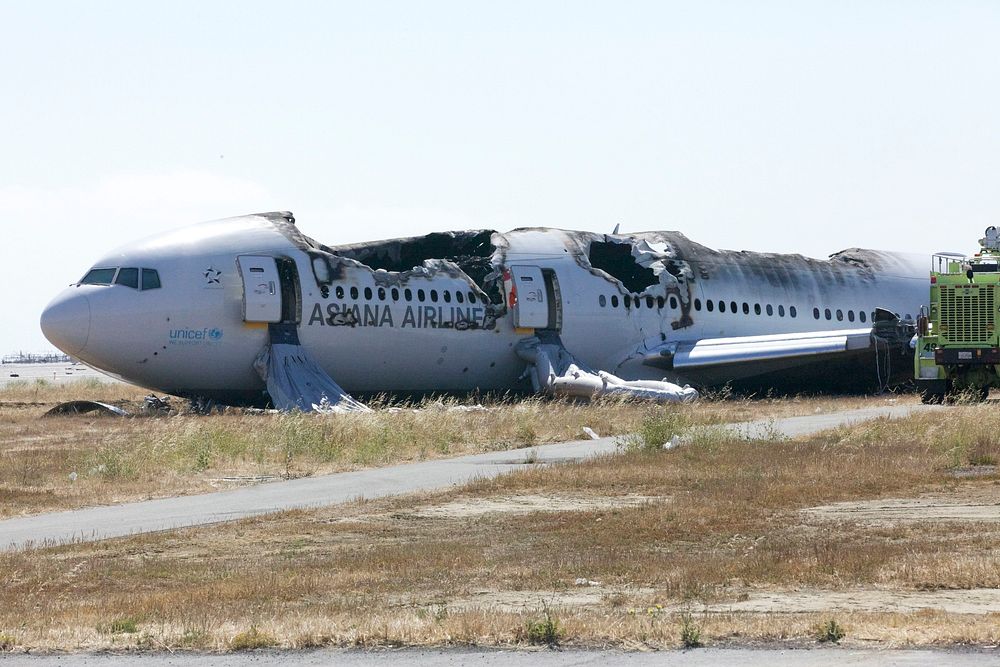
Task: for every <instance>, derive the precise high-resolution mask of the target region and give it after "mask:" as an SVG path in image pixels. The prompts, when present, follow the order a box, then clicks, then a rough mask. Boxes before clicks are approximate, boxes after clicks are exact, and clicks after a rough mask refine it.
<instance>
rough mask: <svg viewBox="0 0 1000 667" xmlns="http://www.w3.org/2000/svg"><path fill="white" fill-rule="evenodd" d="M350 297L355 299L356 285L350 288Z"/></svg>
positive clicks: (356, 293)
mask: <svg viewBox="0 0 1000 667" xmlns="http://www.w3.org/2000/svg"><path fill="white" fill-rule="evenodd" d="M351 298H352V299H357V298H358V288H357V287H352V288H351Z"/></svg>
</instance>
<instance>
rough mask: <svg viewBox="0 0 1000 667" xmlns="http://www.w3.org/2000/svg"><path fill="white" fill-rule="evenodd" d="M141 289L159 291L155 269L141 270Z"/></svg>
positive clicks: (158, 277)
mask: <svg viewBox="0 0 1000 667" xmlns="http://www.w3.org/2000/svg"><path fill="white" fill-rule="evenodd" d="M142 289H143V290H148V289H160V274H159V272H158V271H157V270H156V269H143V270H142Z"/></svg>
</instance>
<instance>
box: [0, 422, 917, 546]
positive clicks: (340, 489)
mask: <svg viewBox="0 0 1000 667" xmlns="http://www.w3.org/2000/svg"><path fill="white" fill-rule="evenodd" d="M928 409H934V408H931V407H928V406H914V405H901V406H893V407H877V408H865V409H861V410H851V411H846V412H840V413H835V414H819V415H808V416H804V417H789V418H786V419H778V420H763V421H760V422H747V423H742V424H733V425H731V428H734V429H737V430H739V431H740V432H741V433H749V434H751V435H753V434H758V435H771V434H774V433H776V432H777V433H784V434H786V435H788V436H790V437H794V436H801V435H806V434H809V433H815V432H817V431H822V430H826V429H829V428H833V427H835V426H838V425H841V424H846V423H852V422H858V421H864V420H867V419H873V418H875V417H880V416H891V417H902V416H905V415H907V414H910V413H912V412H915V411H918V410H928ZM613 451H615V439H614V438H601V439H599V440H578V441H575V442H566V443H560V444H555V445H543V446H539V447H531V448H525V449H516V450H511V451H504V452H491V453H487V454H474V455H470V456H462V457H458V458H453V459H444V460H438V461H426V462H421V463H408V464H404V465H396V466H390V467H387V468H376V469H371V470H362V471H358V472H346V473H336V474H332V475H323V476H317V477H306V478H303V479H296V480H289V481H284V482H273V483H269V484H261V485H258V486H253V487H246V488H240V489H233V490H230V491H219V492H216V493H209V494H203V495H196V496H181V497H176V498H163V499H160V500H148V501H143V502H135V503H125V504H121V505H112V506H107V507H92V508H86V509H80V510H72V511H68V512H53V513H49V514H40V515H36V516H30V517H24V518H18V519H8V520H6V521H0V550H7V549H11V548H23V547H32V546H46V545H52V544H60V543H63V542H67V541H71V540H83V541H90V540H100V539H105V538H109V537H119V536H122V535H130V534H135V533H149V532H155V531H160V530H168V529H171V528H180V527H185V526H197V525H205V524H211V523H218V522H220V521H232V520H235V519H242V518H246V517H250V516H256V515H260V514H266V513H270V512H277V511H281V510H288V509H294V508H302V507H317V506H322V505H332V504H336V503H342V502H346V501H349V500H354V499H357V498H359V497H365V498H377V497H382V496H392V495H399V494H403V493H411V492H416V491H432V490H435V489H442V488H446V487H449V486H453V485H456V484H463V483H465V482H468V481H470V480H472V479H475V478H484V477H495V476H497V475H500V474H503V473H505V472H509V471H511V470H514V469H517V468H519V467H521V466H524V465H525V464H526V460H527V459H528V458H529V453H531V456H532V458H535V459H536V462H537V463H552V462H557V461H579V460H582V459H585V458H589V457H593V456H597V455H600V454H606V453H609V452H613ZM536 453H537V454H536Z"/></svg>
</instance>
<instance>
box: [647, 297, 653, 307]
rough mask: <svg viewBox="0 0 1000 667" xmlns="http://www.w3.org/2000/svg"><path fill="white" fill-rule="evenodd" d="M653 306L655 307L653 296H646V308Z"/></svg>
mask: <svg viewBox="0 0 1000 667" xmlns="http://www.w3.org/2000/svg"><path fill="white" fill-rule="evenodd" d="M652 307H653V297H651V296H647V297H646V308H652Z"/></svg>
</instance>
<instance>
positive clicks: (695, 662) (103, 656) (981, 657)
mask: <svg viewBox="0 0 1000 667" xmlns="http://www.w3.org/2000/svg"><path fill="white" fill-rule="evenodd" d="M0 662H2V663H3V665H4V667H8V666H10V667H15V666H16V667H62V666H64V665H79V666H80V667H129V666H131V665H141V666H142V667H168V666H173V665H194V666H196V667H198V666H208V665H212V666H213V667H216V666H218V667H235V666H236V665H245V664H251V665H261V666H262V667H263V666H266V665H282V667H285V666H291V667H296V666H312V665H338V666H344V667H371V666H372V665H384V664H387V663H403V664H406V665H418V666H420V667H455V666H456V665H490V666H498V667H499V666H501V665H502V666H503V667H508V666H510V667H519V666H520V665H526V666H527V665H531V666H532V667H569V666H573V667H577V666H581V667H590V666H593V667H599V666H603V665H627V666H629V667H647V666H649V667H652V666H653V665H656V666H657V667H661V666H666V667H717V666H719V665H740V666H741V667H742V666H744V665H745V666H747V667H790V666H792V665H794V666H795V667H818V666H820V665H824V666H825V665H852V666H858V667H887V666H889V665H898V666H899V667H938V666H939V665H949V666H950V667H982V666H984V665H1000V654H998V652H997V651H996V650H988V649H987V650H979V651H972V650H965V649H952V650H941V649H934V650H879V649H850V648H811V649H770V648H764V649H737V648H717V649H713V648H702V649H695V650H692V651H661V652H656V653H624V652H622V651H577V650H567V651H552V650H548V649H544V650H536V651H531V650H523V651H497V650H482V649H400V650H383V651H360V650H345V649H333V650H319V651H287V652H279V651H265V652H254V653H237V654H227V655H212V654H197V653H175V654H169V653H145V654H142V653H141V654H122V655H113V654H108V653H99V654H68V655H48V656H46V655H42V656H28V655H8V656H3V657H2V658H0Z"/></svg>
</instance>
